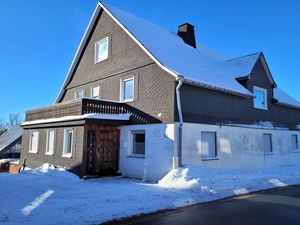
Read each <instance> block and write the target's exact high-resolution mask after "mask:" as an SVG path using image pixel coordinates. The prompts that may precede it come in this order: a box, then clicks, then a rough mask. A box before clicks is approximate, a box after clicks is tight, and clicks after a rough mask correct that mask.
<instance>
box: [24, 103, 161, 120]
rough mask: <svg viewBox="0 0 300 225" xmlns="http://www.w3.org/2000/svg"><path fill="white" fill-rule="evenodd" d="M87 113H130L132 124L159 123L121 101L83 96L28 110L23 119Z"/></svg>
mask: <svg viewBox="0 0 300 225" xmlns="http://www.w3.org/2000/svg"><path fill="white" fill-rule="evenodd" d="M89 113H102V114H123V113H130V114H131V119H130V122H131V123H133V124H140V123H142V124H145V123H159V122H160V121H159V120H157V119H156V118H153V117H152V116H150V115H148V114H146V113H144V112H142V111H140V110H138V109H136V108H134V107H132V106H130V105H128V104H126V103H123V102H111V101H104V100H98V99H89V98H83V99H78V100H71V101H66V102H62V103H57V104H54V105H51V106H47V107H43V108H39V109H34V110H29V111H27V112H26V117H25V121H26V122H27V121H33V120H41V119H50V118H60V117H65V116H78V115H84V114H89Z"/></svg>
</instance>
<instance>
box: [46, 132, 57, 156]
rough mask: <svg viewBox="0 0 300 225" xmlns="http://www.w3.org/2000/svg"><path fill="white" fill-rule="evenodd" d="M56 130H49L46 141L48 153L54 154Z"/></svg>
mask: <svg viewBox="0 0 300 225" xmlns="http://www.w3.org/2000/svg"><path fill="white" fill-rule="evenodd" d="M54 135H55V131H54V130H48V131H47V142H46V153H45V154H46V155H53V150H54Z"/></svg>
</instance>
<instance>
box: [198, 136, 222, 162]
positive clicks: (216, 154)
mask: <svg viewBox="0 0 300 225" xmlns="http://www.w3.org/2000/svg"><path fill="white" fill-rule="evenodd" d="M203 133H211V134H214V138H215V154H214V156H209V157H205V156H203V152H202V151H203V147H202V142H203ZM217 138H218V136H217V132H216V131H201V159H202V160H203V161H208V160H215V159H218V141H217V140H218V139H217Z"/></svg>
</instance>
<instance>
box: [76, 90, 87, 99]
mask: <svg viewBox="0 0 300 225" xmlns="http://www.w3.org/2000/svg"><path fill="white" fill-rule="evenodd" d="M78 92H82V98H84V97H85V91H84V90H77V91H75V92H74V99H75V100H77V99H82V98H77V93H78Z"/></svg>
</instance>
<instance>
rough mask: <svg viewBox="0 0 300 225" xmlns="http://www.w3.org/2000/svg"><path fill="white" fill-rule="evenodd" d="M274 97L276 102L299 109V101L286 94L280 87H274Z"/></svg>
mask: <svg viewBox="0 0 300 225" xmlns="http://www.w3.org/2000/svg"><path fill="white" fill-rule="evenodd" d="M273 90H274V98H275V99H276V100H277V101H278V102H277V103H278V104H281V105H285V106H291V107H294V108H299V109H300V102H298V101H297V100H296V99H294V98H293V97H292V96H290V95H288V94H287V93H286V92H285V91H283V90H282V89H280V88H278V87H277V88H274V89H273Z"/></svg>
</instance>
